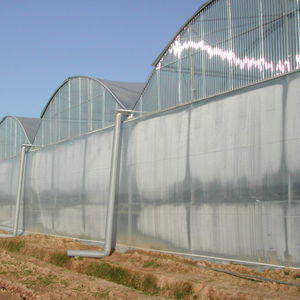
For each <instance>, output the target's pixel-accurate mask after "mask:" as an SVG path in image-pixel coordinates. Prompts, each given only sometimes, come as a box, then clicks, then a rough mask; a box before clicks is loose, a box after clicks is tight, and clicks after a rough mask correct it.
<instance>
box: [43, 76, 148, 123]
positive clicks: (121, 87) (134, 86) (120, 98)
mask: <svg viewBox="0 0 300 300" xmlns="http://www.w3.org/2000/svg"><path fill="white" fill-rule="evenodd" d="M76 78H86V79H90V80H93V81H97V82H98V83H100V84H101V85H102V86H103V87H104V88H106V89H107V90H108V91H109V92H110V93H111V94H112V96H113V97H114V98H115V100H116V101H117V102H118V104H119V105H120V106H121V107H123V108H124V109H132V108H133V107H134V105H135V103H136V102H137V100H138V98H139V96H140V94H141V93H142V90H143V89H144V87H145V83H142V82H122V81H112V80H104V79H99V78H95V77H90V76H80V75H78V76H72V77H68V78H67V79H66V80H64V82H63V83H62V84H61V85H60V86H59V87H58V88H57V89H56V90H55V91H54V93H53V94H52V95H51V97H50V99H49V101H48V102H47V104H46V106H45V107H44V109H43V110H42V113H41V118H42V117H43V115H44V114H45V111H46V110H47V108H48V106H49V104H50V102H51V100H52V99H53V97H54V96H55V94H56V93H57V92H58V90H59V89H60V88H61V87H62V86H63V85H65V84H66V83H67V82H68V81H70V80H72V79H76Z"/></svg>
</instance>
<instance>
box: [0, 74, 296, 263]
mask: <svg viewBox="0 0 300 300" xmlns="http://www.w3.org/2000/svg"><path fill="white" fill-rule="evenodd" d="M299 84H300V72H296V73H293V74H289V75H285V76H282V77H279V78H276V79H272V80H269V81H266V82H263V83H260V84H257V85H254V86H252V87H247V88H243V89H240V90H237V91H234V92H230V93H226V94H224V95H220V96H217V97H212V98H210V99H206V100H203V101H198V102H194V103H190V104H186V105H183V106H181V107H177V108H175V109H170V110H167V111H164V112H160V113H156V114H152V115H148V116H145V117H142V118H137V119H133V120H129V121H126V122H125V123H124V124H123V131H122V146H121V162H120V176H119V191H118V199H117V200H118V201H117V224H116V228H117V230H116V233H117V236H116V239H117V243H120V244H125V245H129V246H135V247H143V248H149V249H160V250H166V251H176V252H184V253H187V254H194V255H196V254H198V255H209V256H214V257H222V258H230V259H241V260H248V261H253V262H263V263H271V264H280V265H286V266H294V267H299V266H300V232H299V225H300V156H299V150H300V124H299V123H300V119H299V113H300V97H299V92H298V91H299V88H298V87H299ZM112 134H113V128H112V127H110V128H106V129H103V130H99V131H96V132H93V133H90V134H85V135H82V136H81V137H79V138H76V139H73V140H69V141H65V142H60V143H57V144H54V145H51V146H47V147H44V148H41V149H39V150H36V151H31V152H29V154H28V159H27V165H26V181H25V200H24V207H23V208H24V209H23V215H24V226H25V230H27V231H33V232H43V233H50V234H59V235H64V236H72V237H78V238H85V239H96V240H103V239H104V232H105V219H106V204H107V199H108V185H109V172H110V157H111V150H112ZM17 165H18V160H11V161H6V162H4V163H1V164H0V174H2V176H0V180H1V182H0V186H7V185H8V184H11V183H10V182H14V181H16V180H17V176H16V174H15V173H16V172H15V173H13V172H6V171H5V170H6V168H9V169H10V170H13V169H14V168H16V166H17ZM3 174H7V176H4V175H3ZM12 192H13V191H10V192H9V193H12ZM9 193H8V194H9ZM0 197H1V205H2V206H3V205H5V203H7V202H9V201H11V202H14V198H13V197H11V195H10V196H9V197H7V196H5V194H3V193H1V196H0ZM5 201H6V202H5ZM13 205H14V203H11V206H13ZM9 216H10V217H11V218H12V216H11V215H8V214H7V213H6V211H5V210H3V209H1V210H0V220H1V225H7V224H10V223H11V221H10V220H8V218H9Z"/></svg>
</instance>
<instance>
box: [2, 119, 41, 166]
mask: <svg viewBox="0 0 300 300" xmlns="http://www.w3.org/2000/svg"><path fill="white" fill-rule="evenodd" d="M39 124H40V119H34V118H23V117H11V116H7V117H5V118H3V120H2V121H0V161H1V160H5V159H8V158H12V157H14V156H16V155H18V154H19V152H20V150H21V146H22V144H31V143H32V142H33V140H34V138H35V135H36V131H37V129H38V126H39Z"/></svg>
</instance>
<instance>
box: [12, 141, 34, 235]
mask: <svg viewBox="0 0 300 300" xmlns="http://www.w3.org/2000/svg"><path fill="white" fill-rule="evenodd" d="M30 147H31V145H26V144H24V145H22V149H21V156H20V168H19V179H18V190H17V200H16V211H15V220H14V230H13V236H17V234H18V225H19V215H20V203H21V201H23V198H24V174H25V163H26V157H25V155H26V152H27V151H28V149H29V148H30Z"/></svg>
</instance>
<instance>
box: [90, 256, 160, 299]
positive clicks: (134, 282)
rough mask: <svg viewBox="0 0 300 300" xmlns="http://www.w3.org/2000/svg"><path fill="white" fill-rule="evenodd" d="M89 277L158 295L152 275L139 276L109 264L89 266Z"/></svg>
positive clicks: (102, 263)
mask: <svg viewBox="0 0 300 300" xmlns="http://www.w3.org/2000/svg"><path fill="white" fill-rule="evenodd" d="M86 274H87V275H90V276H95V277H99V278H103V279H106V280H109V281H113V282H115V283H118V284H122V285H125V286H128V287H131V288H134V289H138V290H141V291H144V292H147V293H151V294H157V292H158V291H159V288H158V287H157V284H156V279H155V277H154V276H152V275H150V274H149V275H146V276H138V275H136V274H132V273H130V272H129V271H127V270H126V269H123V268H122V267H119V266H113V265H111V264H108V263H107V262H101V263H97V264H96V263H92V264H90V265H89V266H88V269H87V272H86Z"/></svg>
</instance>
